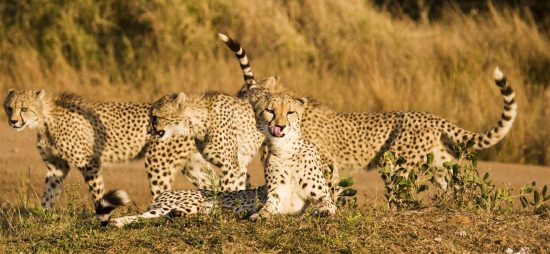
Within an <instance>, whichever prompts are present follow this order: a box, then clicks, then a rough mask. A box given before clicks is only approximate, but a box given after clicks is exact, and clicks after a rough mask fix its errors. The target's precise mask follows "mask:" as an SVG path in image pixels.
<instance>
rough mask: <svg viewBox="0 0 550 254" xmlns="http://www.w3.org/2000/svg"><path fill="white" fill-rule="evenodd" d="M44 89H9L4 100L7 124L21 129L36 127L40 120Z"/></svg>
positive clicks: (18, 129)
mask: <svg viewBox="0 0 550 254" xmlns="http://www.w3.org/2000/svg"><path fill="white" fill-rule="evenodd" d="M45 93H46V92H45V91H44V90H29V89H17V90H15V89H10V90H9V91H8V96H6V99H5V100H4V104H3V105H4V110H5V111H6V115H7V116H8V124H9V125H10V126H11V127H12V128H14V129H16V130H17V131H21V130H23V129H25V127H29V128H30V129H33V128H36V127H37V126H38V125H39V124H40V123H41V122H42V119H43V117H42V109H43V102H44V95H45Z"/></svg>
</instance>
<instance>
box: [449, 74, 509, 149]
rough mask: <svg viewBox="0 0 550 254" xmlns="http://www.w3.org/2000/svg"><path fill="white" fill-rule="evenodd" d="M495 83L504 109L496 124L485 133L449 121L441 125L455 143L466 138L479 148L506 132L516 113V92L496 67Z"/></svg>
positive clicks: (488, 145) (500, 137) (490, 144)
mask: <svg viewBox="0 0 550 254" xmlns="http://www.w3.org/2000/svg"><path fill="white" fill-rule="evenodd" d="M493 78H494V79H495V83H496V85H497V86H498V87H499V88H500V93H501V94H502V97H503V99H504V110H503V111H502V114H501V116H500V119H499V120H498V123H497V125H495V126H494V127H493V128H491V129H490V130H489V131H487V132H486V133H484V134H482V133H474V132H469V131H465V130H463V129H462V128H460V127H458V126H455V125H453V124H451V123H449V122H446V123H444V124H443V125H441V131H442V132H443V133H446V136H447V137H448V138H449V139H451V140H452V141H453V142H455V143H460V142H465V141H468V140H473V141H475V145H474V147H473V148H474V149H477V150H481V149H485V148H489V147H491V146H494V145H495V144H497V143H498V142H499V141H500V140H502V139H503V138H504V136H506V134H508V132H509V131H510V128H512V125H513V124H514V120H515V119H516V115H517V104H516V93H515V92H514V90H512V88H511V87H510V86H509V84H508V80H507V79H506V76H505V75H504V73H502V71H501V70H500V69H499V68H498V67H496V68H495V71H494V73H493Z"/></svg>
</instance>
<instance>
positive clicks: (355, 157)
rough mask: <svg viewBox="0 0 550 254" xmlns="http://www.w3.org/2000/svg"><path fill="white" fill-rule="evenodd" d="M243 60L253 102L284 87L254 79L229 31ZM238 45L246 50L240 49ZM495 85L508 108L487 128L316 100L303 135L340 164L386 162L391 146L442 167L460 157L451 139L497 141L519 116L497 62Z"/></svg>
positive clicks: (439, 178) (244, 93) (415, 160)
mask: <svg viewBox="0 0 550 254" xmlns="http://www.w3.org/2000/svg"><path fill="white" fill-rule="evenodd" d="M220 39H221V40H222V41H224V42H225V43H226V44H227V45H228V46H229V48H231V49H232V50H233V51H234V52H235V54H236V55H237V57H239V55H241V56H242V57H241V58H239V59H240V64H241V69H242V71H243V73H245V75H244V77H245V85H244V86H243V87H242V88H241V90H240V91H239V94H238V96H241V97H245V98H248V99H249V100H250V102H251V103H254V102H255V101H256V100H258V98H261V97H263V96H264V95H265V94H266V93H269V92H273V91H274V90H275V91H281V90H285V89H284V88H283V87H282V86H281V85H280V84H279V82H278V78H275V77H269V78H267V79H265V80H263V81H261V82H257V81H255V80H254V76H253V74H252V70H251V68H250V64H249V63H248V61H246V62H245V63H243V61H242V59H245V60H247V58H246V56H245V55H244V56H243V54H244V50H242V48H241V46H240V44H239V43H238V42H237V41H236V40H234V39H232V38H230V37H227V36H226V35H224V36H220ZM239 50H241V51H240V52H239ZM493 76H494V79H495V82H496V85H497V86H498V87H499V88H500V92H501V94H502V96H503V98H504V110H503V113H502V115H501V117H500V120H499V121H498V123H497V125H495V126H494V127H493V128H491V129H490V130H489V131H487V132H485V133H475V132H470V131H467V130H464V129H462V128H460V127H458V126H456V125H454V124H452V123H451V122H449V121H447V120H445V119H443V118H440V117H438V116H436V115H433V114H430V113H424V112H386V113H344V112H335V111H334V110H332V109H330V108H328V107H325V106H323V105H321V104H319V103H316V102H310V103H309V104H308V106H307V108H306V109H305V114H304V120H303V121H302V130H303V135H304V137H305V138H306V139H308V140H310V141H311V142H312V143H313V144H315V145H316V146H317V147H318V148H319V150H320V152H321V155H322V157H323V161H324V162H325V163H327V164H332V165H333V166H334V167H335V172H334V178H333V179H338V169H339V168H340V169H366V168H373V167H375V166H377V165H378V164H379V163H380V162H381V157H382V155H383V154H384V152H386V151H391V152H392V153H393V154H394V155H395V156H396V157H403V158H404V159H405V164H404V165H403V166H404V167H405V168H411V167H416V166H419V165H420V164H421V163H423V160H424V159H425V158H426V155H427V154H429V153H433V154H434V155H435V165H436V167H438V168H441V167H442V165H443V163H444V162H445V161H449V160H453V159H455V155H454V154H453V152H452V151H450V149H449V148H448V146H447V143H449V142H452V143H455V144H456V143H460V142H464V141H468V140H474V141H475V146H474V148H475V149H478V150H481V149H486V148H489V147H491V146H493V145H495V144H497V143H498V142H499V141H500V140H502V139H503V138H504V136H506V134H507V133H508V132H509V131H510V128H511V127H512V125H513V123H514V120H515V118H516V111H517V104H516V102H515V93H514V91H513V90H512V88H511V87H510V86H509V85H508V82H507V79H506V77H505V76H504V74H503V73H502V72H501V71H500V69H499V68H498V67H497V68H495V71H494V75H493ZM433 180H434V182H436V184H438V185H439V186H440V187H441V188H443V189H445V188H446V186H447V184H446V182H445V179H444V176H443V175H441V174H439V173H437V174H436V176H435V177H434V178H433Z"/></svg>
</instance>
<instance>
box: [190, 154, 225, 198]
mask: <svg viewBox="0 0 550 254" xmlns="http://www.w3.org/2000/svg"><path fill="white" fill-rule="evenodd" d="M182 173H183V174H184V175H185V176H187V178H188V179H189V181H190V182H191V183H192V184H193V185H194V186H195V187H197V188H199V189H202V190H213V189H214V188H215V187H219V183H218V182H217V181H216V180H217V177H216V172H214V171H213V170H212V167H210V163H209V162H208V161H206V160H205V159H204V158H203V157H202V154H200V153H199V152H196V153H194V154H193V155H191V156H190V157H189V158H188V159H187V160H186V162H185V163H184V166H183V170H182Z"/></svg>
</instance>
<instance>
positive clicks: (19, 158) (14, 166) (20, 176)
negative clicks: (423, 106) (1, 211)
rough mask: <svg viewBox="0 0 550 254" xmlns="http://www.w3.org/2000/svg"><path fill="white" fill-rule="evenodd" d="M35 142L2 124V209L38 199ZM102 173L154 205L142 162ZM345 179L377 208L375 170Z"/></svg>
mask: <svg viewBox="0 0 550 254" xmlns="http://www.w3.org/2000/svg"><path fill="white" fill-rule="evenodd" d="M35 141H36V134H35V132H34V131H32V130H24V131H21V132H17V131H15V130H13V129H11V128H10V127H9V126H8V125H7V124H0V175H1V176H2V177H0V207H4V206H13V205H16V204H21V202H20V201H21V199H29V200H30V201H31V202H37V201H39V200H40V197H41V195H42V191H43V186H44V176H45V174H46V167H45V166H44V163H43V162H42V160H41V159H40V156H39V155H38V151H37V149H36V147H35ZM479 168H480V170H481V171H482V172H490V173H491V175H492V176H493V179H494V182H495V183H496V184H505V185H510V186H511V187H514V188H515V189H519V187H520V186H522V185H524V184H527V183H531V182H532V181H537V185H538V186H542V185H544V184H549V185H550V167H543V166H533V165H522V164H505V163H497V162H481V163H480V166H479ZM249 169H250V172H251V179H252V183H253V184H254V185H260V184H262V183H263V172H262V166H261V163H260V160H259V158H255V159H254V161H253V162H252V163H251V165H250V167H249ZM103 174H104V178H105V186H106V189H114V188H117V189H123V190H126V191H127V192H128V193H129V194H130V197H131V198H132V199H133V200H134V202H135V203H136V205H137V206H138V207H140V208H142V209H143V208H145V207H146V206H147V204H148V202H150V201H151V196H150V194H149V186H148V182H147V177H146V174H145V168H144V163H143V160H136V161H132V162H129V163H123V164H113V165H106V166H105V167H104V171H103ZM342 175H351V176H353V177H354V179H355V180H356V184H355V185H354V186H353V187H354V188H355V189H357V191H358V197H359V200H360V202H361V203H369V204H372V205H377V204H379V202H380V200H379V199H378V198H376V197H380V196H381V194H383V192H384V188H383V183H382V181H381V179H380V177H379V176H378V173H377V172H376V171H374V170H373V171H353V172H343V173H342ZM64 187H65V190H67V189H69V188H76V189H78V190H79V192H80V193H79V196H80V197H82V199H83V200H86V199H88V191H87V189H86V186H85V185H84V184H83V179H82V176H81V174H80V172H78V170H76V169H73V170H71V172H70V173H69V176H68V177H67V180H66V181H65V184H64ZM174 187H175V188H192V185H191V184H190V183H189V182H188V181H187V179H186V178H185V177H184V176H183V175H181V174H178V175H177V177H176V180H175V185H174ZM22 189H25V190H28V191H27V193H23V194H22V193H21V190H22ZM65 195H66V194H62V196H61V197H60V204H61V206H62V205H63V203H65V202H66V197H65ZM86 203H89V202H86Z"/></svg>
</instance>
